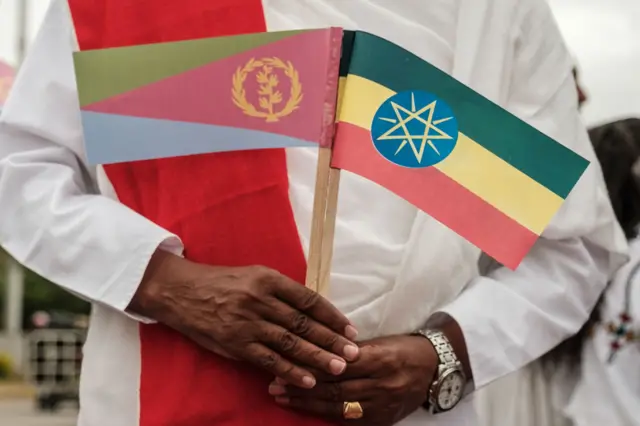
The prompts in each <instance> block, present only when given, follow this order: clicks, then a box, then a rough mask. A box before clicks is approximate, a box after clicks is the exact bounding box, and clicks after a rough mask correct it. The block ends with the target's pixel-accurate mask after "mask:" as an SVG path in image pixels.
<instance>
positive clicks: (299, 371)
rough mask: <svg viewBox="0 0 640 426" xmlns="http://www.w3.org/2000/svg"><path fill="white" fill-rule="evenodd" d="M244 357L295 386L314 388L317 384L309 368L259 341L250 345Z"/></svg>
mask: <svg viewBox="0 0 640 426" xmlns="http://www.w3.org/2000/svg"><path fill="white" fill-rule="evenodd" d="M243 358H244V359H245V360H246V361H248V362H250V363H252V364H254V365H256V366H258V367H260V368H262V369H263V370H266V371H268V372H270V373H271V374H273V375H275V376H277V377H282V378H284V379H285V380H286V381H287V383H291V384H293V385H294V386H299V387H303V388H312V387H314V386H315V385H316V379H315V378H314V377H313V375H312V374H311V373H309V372H308V371H307V370H305V369H304V368H302V367H299V366H297V365H295V364H293V363H292V362H290V361H289V360H287V359H285V358H283V357H282V356H280V355H278V354H277V353H276V352H274V351H272V350H271V349H269V348H267V347H266V346H264V345H261V344H259V343H253V344H251V345H249V346H248V347H247V348H246V351H245V354H244V356H243Z"/></svg>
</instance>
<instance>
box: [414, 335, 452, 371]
mask: <svg viewBox="0 0 640 426" xmlns="http://www.w3.org/2000/svg"><path fill="white" fill-rule="evenodd" d="M420 334H422V335H423V336H424V337H426V338H427V339H429V341H431V344H432V345H433V347H434V348H435V350H436V353H437V354H438V358H439V360H440V364H442V365H444V366H445V367H453V366H455V365H456V364H458V357H457V356H456V353H455V352H454V351H453V346H451V343H449V339H447V337H446V336H445V335H444V333H443V332H441V331H435V330H425V331H424V332H420Z"/></svg>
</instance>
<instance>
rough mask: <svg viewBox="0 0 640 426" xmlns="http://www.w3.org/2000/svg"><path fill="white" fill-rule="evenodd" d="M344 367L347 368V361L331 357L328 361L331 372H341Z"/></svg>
mask: <svg viewBox="0 0 640 426" xmlns="http://www.w3.org/2000/svg"><path fill="white" fill-rule="evenodd" d="M345 368H347V363H346V362H344V361H342V360H341V359H332V360H331V362H330V363H329V370H331V372H332V373H333V374H342V373H343V372H344V369H345Z"/></svg>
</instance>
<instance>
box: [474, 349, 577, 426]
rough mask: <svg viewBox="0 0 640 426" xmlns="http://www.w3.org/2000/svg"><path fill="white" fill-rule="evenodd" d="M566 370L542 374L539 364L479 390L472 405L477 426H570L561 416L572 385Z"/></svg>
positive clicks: (573, 381) (570, 376) (573, 378)
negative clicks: (473, 405) (475, 412)
mask: <svg viewBox="0 0 640 426" xmlns="http://www.w3.org/2000/svg"><path fill="white" fill-rule="evenodd" d="M575 382H576V377H575V374H571V372H569V371H565V370H564V369H563V370H560V371H553V374H552V375H551V374H550V373H549V372H545V371H544V366H543V365H542V363H541V362H539V361H536V362H533V363H531V364H529V365H528V366H526V367H524V368H522V369H520V370H518V371H516V372H515V373H511V374H509V375H508V376H505V377H502V378H500V379H499V380H496V381H495V382H492V383H491V384H489V385H488V386H486V387H484V388H482V389H480V390H479V391H478V392H477V393H476V395H475V401H474V402H475V406H476V410H477V412H478V422H479V425H480V426H513V425H518V426H573V425H572V424H571V421H570V420H569V419H568V418H567V417H566V416H565V415H564V414H563V410H564V407H565V406H566V403H567V401H568V399H569V397H570V396H571V393H572V392H573V388H574V386H575Z"/></svg>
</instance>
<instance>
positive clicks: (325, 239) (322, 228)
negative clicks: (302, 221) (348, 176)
mask: <svg viewBox="0 0 640 426" xmlns="http://www.w3.org/2000/svg"><path fill="white" fill-rule="evenodd" d="M331 154H332V152H331V149H330V148H320V152H319V154H318V168H317V171H316V187H315V194H314V200H313V215H312V219H311V239H310V241H309V257H308V259H309V260H308V262H307V277H306V283H305V284H306V286H307V287H309V288H310V289H312V290H313V291H315V292H319V293H320V294H322V295H323V296H326V295H327V292H328V291H329V282H330V278H331V260H332V258H333V239H334V234H335V224H336V214H337V209H338V189H339V186H340V170H339V169H334V168H331Z"/></svg>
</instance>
